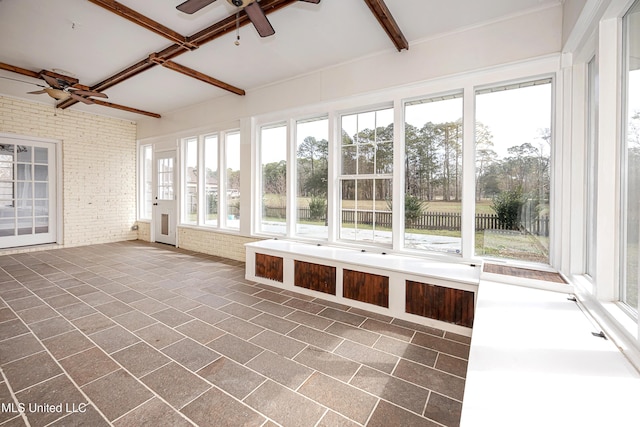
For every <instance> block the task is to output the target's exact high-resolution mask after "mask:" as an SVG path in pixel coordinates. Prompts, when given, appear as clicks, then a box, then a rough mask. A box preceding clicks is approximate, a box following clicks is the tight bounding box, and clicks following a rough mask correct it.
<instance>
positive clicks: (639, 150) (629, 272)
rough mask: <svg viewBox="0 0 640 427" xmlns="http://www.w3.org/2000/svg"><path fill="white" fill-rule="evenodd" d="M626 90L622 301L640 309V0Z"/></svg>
mask: <svg viewBox="0 0 640 427" xmlns="http://www.w3.org/2000/svg"><path fill="white" fill-rule="evenodd" d="M624 27H625V39H624V41H625V50H626V55H625V64H626V73H625V77H624V85H625V89H626V90H625V93H626V105H625V107H626V108H625V110H626V113H627V114H626V118H625V123H624V125H625V126H624V128H625V132H624V135H625V140H624V141H623V150H622V153H623V154H622V155H623V159H622V173H623V176H622V180H621V181H622V183H623V195H622V236H621V237H622V238H621V241H622V245H621V246H622V247H621V253H622V256H621V260H622V265H621V275H620V276H621V285H620V300H621V301H622V302H623V303H624V304H626V305H627V306H628V307H630V308H632V309H633V310H634V311H637V309H638V287H639V285H638V284H639V283H640V1H636V2H635V3H634V5H633V6H632V7H631V9H630V10H629V12H628V13H627V14H626V15H625V17H624Z"/></svg>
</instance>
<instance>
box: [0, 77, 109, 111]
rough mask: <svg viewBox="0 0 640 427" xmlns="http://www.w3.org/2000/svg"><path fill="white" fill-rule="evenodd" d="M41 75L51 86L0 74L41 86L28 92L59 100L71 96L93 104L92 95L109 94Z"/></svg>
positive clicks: (102, 95) (102, 96) (100, 96)
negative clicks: (77, 86) (80, 87)
mask: <svg viewBox="0 0 640 427" xmlns="http://www.w3.org/2000/svg"><path fill="white" fill-rule="evenodd" d="M40 77H41V78H42V79H43V80H44V81H46V82H47V83H48V84H49V87H47V86H43V85H39V84H37V83H32V82H26V81H24V80H18V79H12V78H10V77H4V76H0V78H2V79H6V80H13V81H16V82H20V83H26V84H30V85H34V86H38V87H41V88H42V89H40V90H34V91H33V92H27V93H28V94H32V95H40V94H43V93H46V94H47V95H49V96H50V97H51V98H53V99H55V100H57V101H64V100H66V99H69V98H73V99H75V100H77V101H80V102H84V103H85V104H93V103H94V102H93V100H92V99H91V98H89V97H90V96H95V97H98V98H108V96H107V94H105V93H102V92H96V91H93V90H84V89H79V88H76V87H74V84H75V83H74V82H73V81H67V80H64V79H63V78H61V77H52V76H49V75H47V74H42V73H41V74H40Z"/></svg>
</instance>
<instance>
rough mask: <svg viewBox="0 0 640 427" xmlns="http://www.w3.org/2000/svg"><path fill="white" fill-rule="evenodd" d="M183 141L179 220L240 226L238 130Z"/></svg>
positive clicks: (226, 226)
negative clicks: (180, 214) (181, 208)
mask: <svg viewBox="0 0 640 427" xmlns="http://www.w3.org/2000/svg"><path fill="white" fill-rule="evenodd" d="M220 141H224V144H221V143H220ZM182 145H183V161H182V174H183V176H184V179H183V188H184V190H183V197H182V200H183V215H182V223H183V224H191V225H198V226H205V227H215V228H230V229H236V230H237V229H239V228H240V227H239V218H240V191H239V188H240V133H239V132H237V131H232V132H220V133H212V134H205V135H200V136H198V137H192V138H187V139H184V140H183V142H182ZM221 145H222V147H221ZM222 184H224V185H222ZM200 189H202V191H200Z"/></svg>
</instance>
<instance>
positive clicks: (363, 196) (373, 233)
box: [340, 108, 393, 246]
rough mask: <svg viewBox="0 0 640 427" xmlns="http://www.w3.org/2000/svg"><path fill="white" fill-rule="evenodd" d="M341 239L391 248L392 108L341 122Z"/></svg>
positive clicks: (344, 117) (356, 115)
mask: <svg viewBox="0 0 640 427" xmlns="http://www.w3.org/2000/svg"><path fill="white" fill-rule="evenodd" d="M341 130H342V132H341V134H342V138H341V147H340V151H341V160H342V161H341V169H340V171H341V172H340V190H341V191H340V214H341V218H340V239H343V240H351V241H358V242H367V243H376V244H382V245H388V246H390V245H391V243H392V240H391V237H392V236H391V223H392V221H391V220H392V212H391V208H392V182H393V108H385V109H380V110H375V111H367V112H362V113H356V114H349V115H344V116H342V118H341Z"/></svg>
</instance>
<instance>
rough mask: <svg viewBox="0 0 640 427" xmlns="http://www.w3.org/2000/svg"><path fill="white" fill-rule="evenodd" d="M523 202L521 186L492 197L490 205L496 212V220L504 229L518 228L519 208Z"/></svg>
mask: <svg viewBox="0 0 640 427" xmlns="http://www.w3.org/2000/svg"><path fill="white" fill-rule="evenodd" d="M524 202H525V200H524V197H523V195H522V189H521V188H516V189H514V190H508V191H503V192H502V193H499V194H498V195H496V196H495V197H494V198H493V203H492V204H491V207H492V208H493V210H494V211H495V212H496V215H497V216H498V221H499V222H500V225H502V227H503V228H504V229H506V230H517V229H518V226H519V225H520V210H521V209H522V206H523V205H524Z"/></svg>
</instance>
